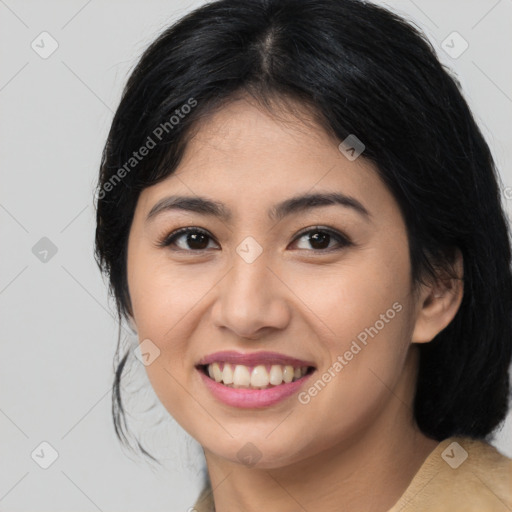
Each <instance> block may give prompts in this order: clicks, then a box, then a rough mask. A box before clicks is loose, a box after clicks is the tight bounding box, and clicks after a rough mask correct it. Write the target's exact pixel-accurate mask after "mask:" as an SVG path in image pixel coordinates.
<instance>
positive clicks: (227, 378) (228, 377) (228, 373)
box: [222, 363, 233, 384]
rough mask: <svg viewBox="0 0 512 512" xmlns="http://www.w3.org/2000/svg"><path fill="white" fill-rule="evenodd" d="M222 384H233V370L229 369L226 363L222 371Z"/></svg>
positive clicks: (229, 366)
mask: <svg viewBox="0 0 512 512" xmlns="http://www.w3.org/2000/svg"><path fill="white" fill-rule="evenodd" d="M222 382H224V384H233V368H231V365H230V364H229V363H226V364H225V365H224V369H223V370H222Z"/></svg>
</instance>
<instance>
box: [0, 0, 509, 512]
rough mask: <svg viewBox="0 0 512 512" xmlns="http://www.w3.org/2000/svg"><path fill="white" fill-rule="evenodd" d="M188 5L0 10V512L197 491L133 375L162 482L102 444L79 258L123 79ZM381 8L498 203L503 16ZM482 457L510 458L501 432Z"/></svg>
mask: <svg viewBox="0 0 512 512" xmlns="http://www.w3.org/2000/svg"><path fill="white" fill-rule="evenodd" d="M202 3H203V2H194V3H192V2H188V1H187V2H185V1H176V0H173V1H171V0H167V1H157V0H153V1H151V2H143V1H142V0H139V1H126V0H125V1H121V0H114V1H105V0H103V1H100V0H89V1H85V0H73V1H66V2H64V1H60V2H59V1H55V0H46V1H41V0H39V1H35V0H33V1H29V0H5V1H4V0H0V52H1V61H0V62H1V66H0V109H1V110H0V111H1V116H0V162H1V165H0V174H1V177H0V183H1V188H0V228H1V243H0V258H1V265H0V321H1V333H2V334H1V335H2V340H1V341H2V358H1V363H0V365H1V370H0V379H1V382H0V390H1V395H0V428H1V432H2V436H1V438H0V446H1V454H2V455H1V458H2V468H1V470H0V510H10V511H13V512H14V511H24V512H25V511H37V512H39V511H50V510H51V511H53V512H59V511H69V510H75V511H96V510H101V511H105V512H107V511H121V510H122V511H123V512H129V511H146V512H149V511H168V512H174V511H185V510H187V509H188V508H189V507H191V506H192V505H193V503H194V501H195V499H196V496H197V493H198V492H199V489H200V487H201V475H202V464H203V459H202V454H201V451H200V447H199V446H198V445H197V443H196V442H195V441H193V440H192V439H191V438H190V437H189V436H188V435H187V434H186V433H185V432H184V431H183V430H182V429H181V428H180V427H179V426H178V425H176V423H175V422H174V421H173V420H172V419H170V418H169V416H168V415H167V414H166V412H165V411H164V410H163V408H162V407H161V406H160V405H159V403H158V402H157V401H156V399H155V396H154V393H153V392H152V390H151V388H150V386H149V383H148V381H147V378H146V375H145V371H144V367H143V366H142V365H141V364H140V363H138V361H136V360H135V364H133V365H132V367H131V372H132V378H131V379H129V380H130V389H132V390H135V391H136V393H137V394H136V397H137V399H138V400H137V401H136V402H135V401H134V402H133V403H132V404H131V406H130V411H131V412H132V415H133V425H134V426H135V428H136V429H137V430H138V431H139V432H140V433H141V437H142V440H143V442H144V443H146V446H147V447H148V448H149V449H152V453H157V454H158V456H159V457H160V458H162V459H164V462H165V468H164V469H160V470H156V469H155V468H153V467H151V466H150V465H148V464H146V463H145V462H144V461H143V460H138V459H137V458H136V457H135V456H131V455H130V454H129V453H125V451H123V450H122V448H121V447H120V445H119V443H118V442H117V440H116V438H115V435H114V431H113V426H112V423H111V417H110V401H111V393H110V386H111V382H112V375H113V363H112V359H113V354H114V349H115V344H116V341H117V326H116V322H115V319H114V309H113V306H112V304H111V303H110V302H109V300H108V297H107V292H106V287H105V284H104V282H103V281H102V279H101V276H100V274H99V272H98V269H97V267H96V265H95V262H94V260H93V256H92V254H93V252H92V251H93V249H92V248H93V236H94V227H95V224H94V208H93V207H92V198H93V189H94V184H95V180H96V175H97V169H98V165H99V162H100V154H101V150H102V148H103V144H104V141H105V138H106V135H107V131H108V128H109V124H110V121H111V119H112V115H113V111H114V110H115V108H116V106H117V104H118V101H119V98H120V94H121V88H122V86H123V84H124V82H125V80H126V78H127V75H128V73H129V71H130V70H131V69H132V68H133V65H134V64H135V62H136V61H137V59H138V57H139V56H140V54H141V52H142V51H143V49H144V48H145V47H146V46H147V45H148V44H149V42H150V41H151V40H153V39H154V38H155V36H156V35H157V34H158V33H159V32H160V31H161V30H163V29H164V28H165V27H166V26H167V25H168V24H169V23H171V22H172V21H174V20H175V19H177V18H179V17H181V16H182V15H183V14H184V13H185V12H187V11H188V10H190V9H191V8H192V7H195V6H198V5H201V4H202ZM381 3H384V2H381ZM385 4H386V5H388V6H391V7H392V8H393V9H394V10H396V11H397V12H398V13H399V14H402V15H403V16H405V17H407V18H408V19H410V20H413V21H414V22H415V23H416V24H417V25H418V26H420V27H421V28H422V29H423V30H424V31H425V32H426V33H427V35H428V37H429V38H430V39H431V41H432V43H433V44H434V46H435V47H436V48H438V53H439V55H440V58H441V60H442V61H443V62H444V63H446V64H447V65H448V66H449V67H451V68H452V69H453V70H454V71H455V72H456V74H457V76H458V78H459V81H460V82H461V84H462V87H463V89H464V91H465V96H466V98H467V99H468V101H469V103H470V105H471V107H472V109H473V111H474V113H475V115H476V118H477V120H478V122H479V124H480V125H481V126H482V129H483V132H484V135H485V136H486V138H487V140H488V142H489V144H490V146H491V148H492V150H493V152H494V155H495V158H496V161H497V164H498V166H499V168H500V172H501V176H502V179H503V185H504V187H511V186H512V154H511V149H512V130H511V128H510V126H511V120H512V65H511V63H512V58H511V56H512V35H511V34H512V32H511V30H510V26H511V21H512V1H511V0H500V1H496V0H478V1H476V0H471V1H468V0H458V1H450V2H447V1H446V0H443V1H441V0H438V1H426V0H416V1H411V0H401V1H389V2H386V3H385ZM43 31H47V32H48V33H50V34H51V36H52V37H53V38H54V39H55V40H56V41H57V43H58V45H59V46H58V48H57V50H56V51H55V52H54V53H53V54H52V55H50V56H49V57H48V58H46V59H43V58H42V57H41V56H40V55H39V54H38V53H36V51H34V49H33V48H32V47H31V43H32V41H34V40H35V42H36V43H35V44H39V46H40V47H41V46H42V43H41V42H40V40H41V38H40V37H39V34H41V32H43ZM453 31H457V32H458V33H459V34H460V35H461V36H462V37H463V38H464V39H465V40H466V41H467V42H468V44H469V47H468V49H467V50H466V51H465V52H464V53H462V55H460V56H458V57H457V58H453V57H450V56H448V55H447V54H446V53H445V51H444V50H443V49H442V47H441V43H442V42H443V41H444V40H445V39H446V38H447V36H449V34H451V33H452V32H453ZM451 40H453V37H452V38H451V39H448V44H450V45H451V46H453V48H452V50H451V51H452V52H453V51H458V50H460V49H461V48H462V47H461V46H460V44H461V41H460V40H457V39H454V40H453V41H454V42H453V43H451V42H450V41H451ZM38 41H39V43H38ZM50 48H51V47H50V40H49V39H46V40H45V44H44V51H48V49H50ZM39 51H43V48H41V49H40V50H39ZM507 190H508V192H507V193H504V202H505V206H506V208H507V211H508V213H509V216H510V212H511V209H512V206H511V203H512V188H508V189H507ZM43 237H47V238H48V239H49V240H50V241H51V243H52V244H53V246H54V248H55V249H56V250H57V252H56V253H55V254H52V247H50V246H49V245H48V244H49V242H48V241H40V240H41V238H43ZM38 243H39V245H36V244H38ZM34 246H36V249H34V250H33V247H34ZM55 249H54V250H55ZM44 250H49V252H48V253H47V254H46V253H44ZM41 251H43V252H41ZM34 252H35V253H36V254H34ZM40 258H43V259H44V258H46V261H41V259H40ZM135 341H136V340H135V339H134V337H133V336H131V337H128V338H127V339H126V343H128V344H133V343H135ZM150 406H151V410H150V411H149V412H145V410H146V409H147V408H148V407H150ZM159 419H160V420H161V421H159ZM155 425H156V426H155ZM43 441H46V442H48V443H50V445H51V446H52V447H53V448H54V449H55V450H56V451H57V452H58V457H57V459H56V460H55V462H54V463H53V464H52V465H51V466H50V467H48V469H42V468H41V467H40V466H39V465H38V464H37V463H36V462H35V460H38V461H39V463H44V461H45V460H46V462H50V459H49V457H51V450H50V449H48V448H45V447H44V446H43V447H42V448H41V447H40V446H39V445H40V443H41V442H43ZM495 444H496V446H497V447H498V449H499V450H500V451H502V452H503V453H505V454H507V455H509V456H512V419H511V416H509V418H508V420H507V423H506V425H505V427H504V428H503V429H502V430H501V432H500V433H499V435H498V437H497V441H496V443H495ZM34 450H36V455H34V459H35V460H34V459H33V458H32V456H31V454H32V453H33V452H34ZM41 450H43V451H41ZM37 454H39V458H38V457H37Z"/></svg>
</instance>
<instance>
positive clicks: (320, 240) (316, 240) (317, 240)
mask: <svg viewBox="0 0 512 512" xmlns="http://www.w3.org/2000/svg"><path fill="white" fill-rule="evenodd" d="M329 237H330V235H329V234H328V233H315V234H314V235H311V236H310V237H309V241H310V243H311V246H312V247H314V248H315V249H325V248H327V247H328V246H329ZM317 244H319V245H320V247H318V245H317Z"/></svg>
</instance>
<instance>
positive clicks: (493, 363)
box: [96, 0, 512, 441]
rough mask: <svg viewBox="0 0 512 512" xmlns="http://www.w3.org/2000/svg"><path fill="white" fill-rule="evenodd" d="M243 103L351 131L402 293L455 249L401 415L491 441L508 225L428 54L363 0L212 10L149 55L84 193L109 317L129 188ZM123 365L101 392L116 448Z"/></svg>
mask: <svg viewBox="0 0 512 512" xmlns="http://www.w3.org/2000/svg"><path fill="white" fill-rule="evenodd" d="M242 93H248V94H250V95H251V96H252V97H253V98H255V99H256V100H258V101H259V102H260V103H261V104H262V105H264V106H265V107H266V108H268V109H269V110H270V111H272V109H274V110H275V105H277V102H276V101H274V100H277V101H279V102H286V101H287V100H288V99H289V100H295V102H299V103H300V104H301V105H305V106H307V107H308V108H309V109H310V110H311V112H312V113H313V114H314V115H315V117H316V119H317V120H318V123H320V124H321V125H322V127H323V128H325V129H326V130H327V131H328V132H329V133H332V134H334V135H335V136H336V137H337V138H338V139H339V140H340V141H342V140H344V139H345V138H346V137H347V135H348V134H355V135H356V136H357V138H358V139H360V140H361V141H362V142H363V143H364V144H365V146H366V147H365V150H364V153H363V155H362V157H361V158H366V159H367V160H368V161H371V162H373V163H374V164H375V165H376V167H377V171H378V173H379V175H380V176H381V178H382V179H383V180H384V182H385V184H386V185H387V187H389V189H390V191H391V192H392V194H393V196H394V197H395V199H396V201H397V203H398V204H399V206H400V209H401V212H402V215H403V217H404V220H405V223H406V227H407V234H408V240H409V251H410V259H411V269H412V279H413V281H414V282H415V283H418V282H421V281H422V280H423V279H425V278H429V277H430V278H435V277H436V276H439V271H440V270H441V269H446V270H447V271H448V272H449V270H450V265H451V262H452V259H451V256H450V255H451V254H452V252H453V249H454V248H458V249H459V250H460V251H461V253H462V256H463V260H464V269H463V271H464V277H463V281H464V296H463V300H462V303H461V306H460V308H459V310H458V312H457V314H456V316H455V318H454V319H453V320H452V322H451V323H450V324H449V325H448V326H447V327H446V328H445V329H443V330H442V331H441V332H440V333H439V334H438V335H437V336H436V338H435V339H434V340H432V341H431V342H430V343H425V344H420V345H419V350H420V361H419V368H418V379H417V389H416V395H415V400H414V416H415V419H416V422H417V424H418V426H419V428H420V429H421V430H422V432H424V433H425V435H427V436H429V437H431V438H433V439H436V440H443V439H445V438H447V437H449V436H453V435H467V436H471V437H474V438H486V439H488V440H489V439H490V438H491V435H492V432H493V430H494V429H496V427H497V426H498V425H499V424H500V423H501V422H502V421H503V420H504V418H505V416H506V414H507V410H508V407H509V366H510V361H511V347H512V344H511V333H512V315H511V313H512V276H511V265H510V258H511V250H510V228H509V227H508V224H507V219H506V217H505V214H504V211H503V206H502V203H501V197H502V195H501V194H502V191H501V190H500V184H499V175H498V172H497V170H496V167H495V163H494V161H493V157H492V155H491V152H490V150H489V147H488V145H487V143H486V142H485V140H484V137H483V135H482V133H481V131H480V129H479V128H478V126H477V124H476V122H475V119H474V117H473V115H472V113H471V111H470V108H469V106H468V104H467V103H466V101H465V99H464V98H463V95H462V93H461V91H460V90H459V85H458V82H457V80H456V78H454V76H452V73H451V72H450V70H449V69H447V68H446V67H445V66H443V65H442V64H441V63H440V61H439V60H438V58H437V56H436V52H435V50H434V48H433V46H432V45H431V43H430V42H429V41H428V40H427V38H426V37H425V36H424V35H423V34H422V33H421V31H420V30H418V29H417V28H416V27H415V26H414V25H413V24H412V23H410V22H407V21H405V20H404V19H402V18H401V17H399V16H398V15H396V14H394V13H392V12H390V11H388V10H387V9H384V8H382V7H379V6H376V5H374V4H371V3H369V2H365V1H359V0H219V1H214V2H211V3H207V4H205V5H204V6H202V7H200V8H198V9H196V10H194V11H192V12H191V13H189V14H188V15H186V16H185V17H183V18H182V19H181V20H179V21H178V22H177V23H175V24H173V25H172V26H170V27H169V28H168V29H166V30H165V31H164V32H163V33H162V34H161V35H160V36H159V37H158V38H157V39H156V40H155V41H154V42H153V43H152V44H151V45H150V46H149V47H148V48H147V50H146V51H145V52H144V54H143V55H142V57H141V59H140V61H139V62H138V64H137V65H136V67H135V69H134V70H133V72H132V73H131V76H130V77H129V79H128V82H127V84H126V86H125V89H124V92H123V95H122V99H121V102H120V104H119V107H118V109H117V111H116V113H115V116H114V119H113V121H112V126H111V129H110V132H109V135H108V139H107V142H106V145H105V148H104V151H103V155H102V161H101V169H100V177H99V183H98V189H97V198H98V201H97V229H96V258H97V262H98V264H99V266H100V268H101V269H102V270H103V271H104V272H105V274H106V275H107V276H108V278H109V283H110V291H111V293H112V295H113V296H114V298H115V300H116V305H117V309H118V313H119V319H120V321H121V320H122V318H123V317H126V315H127V314H129V313H130V311H131V305H130V297H129V294H128V287H127V276H126V251H127V240H128V235H129V231H130V226H131V222H132V218H133V214H134V210H135V207H136V204H137V199H138V197H139V194H140V192H141V190H143V189H144V188H146V187H148V186H150V185H152V184H155V183H157V182H158V181H160V180H162V179H164V178H165V177H167V176H169V175H171V174H172V173H173V171H174V170H175V169H176V167H177V165H178V164H179V162H180V159H181V157H182V155H183V152H184V149H185V147H186V144H187V140H189V139H190V136H191V135H192V134H193V133H194V129H196V128H197V126H198V125H199V121H200V120H201V119H205V118H206V116H208V115H211V113H212V112H213V111H214V110H215V109H219V108H221V107H222V106H223V105H225V104H226V103H227V102H229V101H232V100H233V98H235V97H236V96H237V95H240V94H242ZM149 146H151V149H150V151H148V152H147V155H146V156H144V158H140V159H139V158H135V157H134V152H137V151H138V150H139V148H142V147H149ZM123 169H124V171H122V170H123ZM118 349H119V345H118ZM127 356H128V354H127V353H126V354H125V355H124V357H123V358H120V359H118V368H117V371H116V375H115V379H114V384H113V390H114V393H113V415H114V424H115V427H116V433H117V435H118V437H119V439H121V440H122V441H126V435H125V426H126V425H125V422H124V409H123V404H122V401H121V394H120V382H121V376H122V372H123V366H124V364H125V362H126V358H127Z"/></svg>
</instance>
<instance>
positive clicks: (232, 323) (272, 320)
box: [212, 255, 290, 339]
mask: <svg viewBox="0 0 512 512" xmlns="http://www.w3.org/2000/svg"><path fill="white" fill-rule="evenodd" d="M218 287H219V288H218V296H217V300H216V302H215V304H214V306H213V308H212V319H213V323H214V325H215V326H216V327H218V328H223V329H228V330H230V331H232V332H233V333H234V334H235V335H236V336H238V337H240V338H247V339H258V338H260V337H262V336H264V335H266V334H268V333H270V332H272V331H273V330H276V329H277V330H279V329H284V328H285V327H286V326H287V325H288V323H289V321H290V307H289V303H288V301H287V299H286V290H287V287H286V286H285V285H284V284H283V283H282V281H281V280H280V279H279V278H278V276H277V272H276V271H275V270H273V269H271V268H270V267H269V266H268V262H267V260H266V258H265V257H264V255H261V256H260V257H259V258H257V259H256V260H255V261H253V262H252V263H248V262H246V261H244V259H242V258H240V257H238V256H236V257H235V259H234V264H233V267H232V268H231V269H230V270H229V271H228V273H227V275H226V276H225V277H224V279H222V280H221V281H220V282H219V283H218Z"/></svg>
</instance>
